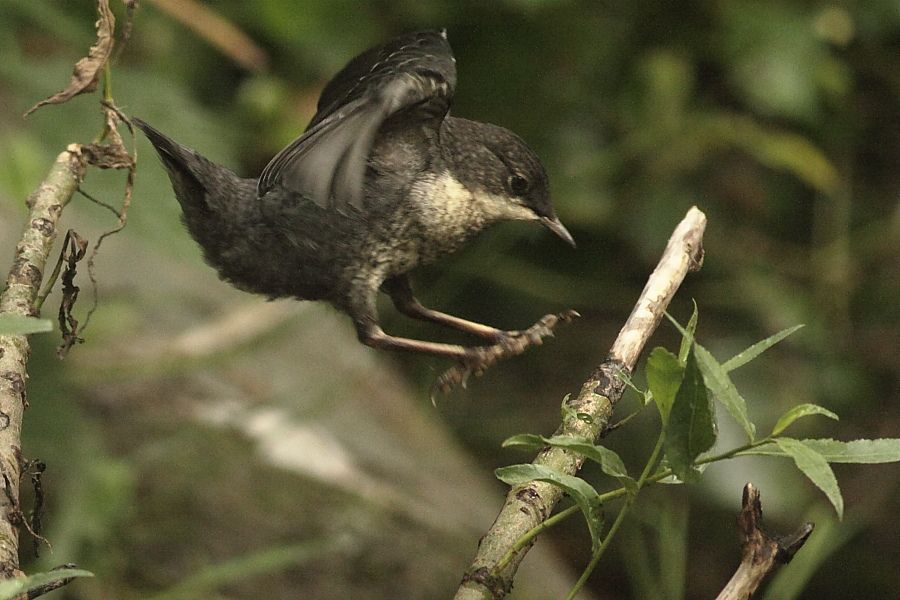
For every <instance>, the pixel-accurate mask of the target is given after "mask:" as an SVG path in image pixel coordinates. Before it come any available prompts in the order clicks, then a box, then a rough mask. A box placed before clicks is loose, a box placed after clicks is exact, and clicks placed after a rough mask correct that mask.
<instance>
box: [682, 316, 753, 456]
mask: <svg viewBox="0 0 900 600" xmlns="http://www.w3.org/2000/svg"><path fill="white" fill-rule="evenodd" d="M666 317H667V318H668V319H669V321H670V322H671V323H672V325H674V326H675V328H676V329H678V331H680V332H681V335H683V336H690V337H692V336H691V334H690V333H689V332H688V331H687V330H686V329H685V328H684V327H682V326H681V324H680V323H678V321H676V320H675V319H673V318H672V317H671V315H669V313H666ZM694 353H695V354H696V356H697V365H698V366H699V367H700V371H701V372H702V373H703V378H704V380H705V381H706V387H708V388H709V389H710V390H711V391H712V393H713V394H714V395H715V396H716V399H717V400H718V401H719V402H721V403H722V404H724V405H725V408H726V409H727V410H728V412H729V413H730V414H731V416H732V417H734V419H735V420H736V421H737V422H738V423H739V424H740V426H741V427H742V428H743V429H744V432H745V433H746V434H747V438H748V439H749V440H750V441H751V442H752V441H753V439H754V437H755V436H756V427H755V426H754V425H753V423H752V422H751V421H750V417H749V415H748V414H747V402H746V401H745V400H744V398H743V397H742V396H741V394H740V393H739V392H738V391H737V388H736V387H734V383H732V381H731V378H730V377H728V372H727V371H725V370H724V369H723V368H722V365H720V364H719V362H718V361H717V360H716V359H715V358H713V355H712V354H710V352H709V350H707V349H706V348H704V347H703V346H701V345H700V344H698V343H696V342H694Z"/></svg>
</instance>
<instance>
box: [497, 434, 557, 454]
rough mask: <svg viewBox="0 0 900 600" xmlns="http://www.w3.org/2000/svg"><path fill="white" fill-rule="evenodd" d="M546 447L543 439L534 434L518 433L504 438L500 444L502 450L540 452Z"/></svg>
mask: <svg viewBox="0 0 900 600" xmlns="http://www.w3.org/2000/svg"><path fill="white" fill-rule="evenodd" d="M546 445H547V443H546V442H545V441H544V438H542V437H541V436H539V435H536V434H534V433H520V434H518V435H514V436H512V437H508V438H506V439H505V440H503V443H502V444H501V446H503V447H504V448H520V449H522V450H540V449H541V448H543V447H544V446H546Z"/></svg>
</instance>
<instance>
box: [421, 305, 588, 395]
mask: <svg viewBox="0 0 900 600" xmlns="http://www.w3.org/2000/svg"><path fill="white" fill-rule="evenodd" d="M580 316H581V315H579V314H578V313H577V312H576V311H574V310H567V311H564V312H561V313H558V314H550V315H544V316H543V317H541V318H540V319H539V320H538V321H537V322H536V323H535V324H534V325H532V326H531V327H529V328H528V329H524V330H521V331H507V332H504V333H503V335H502V336H501V337H500V339H499V340H498V341H497V342H495V343H493V344H491V345H489V346H474V347H472V348H469V349H468V353H467V356H466V357H465V358H464V359H462V360H461V361H460V362H459V364H457V365H455V366H454V367H451V368H450V369H447V370H446V371H444V373H443V374H442V375H441V376H440V377H439V378H438V380H437V381H436V382H435V384H434V388H433V391H439V392H441V393H444V394H447V393H449V392H450V391H452V390H453V388H455V387H456V386H462V387H463V388H465V387H466V383H467V382H468V380H469V377H470V376H471V375H475V376H476V377H479V376H481V374H482V373H484V372H485V371H486V370H487V368H488V367H490V366H491V365H493V364H494V363H496V362H497V361H499V360H503V359H506V358H510V357H512V356H518V355H519V354H522V353H523V352H525V350H527V349H528V348H529V347H531V346H539V345H541V344H542V343H543V342H544V338H545V337H549V336H552V335H553V330H554V328H556V326H557V325H559V324H560V323H568V322H569V321H571V320H573V319H575V318H577V317H580Z"/></svg>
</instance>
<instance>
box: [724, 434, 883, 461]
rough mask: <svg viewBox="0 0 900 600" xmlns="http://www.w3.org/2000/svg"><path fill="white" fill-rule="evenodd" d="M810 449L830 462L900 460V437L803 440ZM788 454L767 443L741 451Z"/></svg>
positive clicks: (771, 454) (744, 453) (745, 452)
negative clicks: (846, 440) (847, 440)
mask: <svg viewBox="0 0 900 600" xmlns="http://www.w3.org/2000/svg"><path fill="white" fill-rule="evenodd" d="M801 443H802V444H803V445H804V446H806V447H808V448H809V449H810V450H813V451H815V452H816V453H818V454H821V455H822V456H823V457H825V460H827V461H828V462H830V463H853V464H869V465H874V464H883V463H891V462H900V438H879V439H875V440H853V441H850V442H842V441H839V440H832V439H818V440H816V439H812V440H801ZM751 454H753V455H758V456H786V454H785V453H784V452H782V451H781V449H780V448H778V447H777V446H776V445H775V444H765V445H762V446H759V447H757V448H751V449H749V450H744V451H743V452H739V453H738V456H742V455H751Z"/></svg>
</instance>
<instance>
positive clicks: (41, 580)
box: [0, 569, 94, 600]
mask: <svg viewBox="0 0 900 600" xmlns="http://www.w3.org/2000/svg"><path fill="white" fill-rule="evenodd" d="M93 576H94V574H93V573H91V572H90V571H85V570H84V569H54V570H52V571H47V572H46V573H35V574H34V575H31V576H30V577H22V578H18V579H7V580H6V581H2V582H0V600H10V599H11V598H15V597H16V596H18V595H20V594H24V593H26V592H28V591H30V590H34V589H36V588H40V587H43V586H45V585H49V584H52V583H56V582H58V581H62V580H63V579H73V578H75V577H93Z"/></svg>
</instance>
